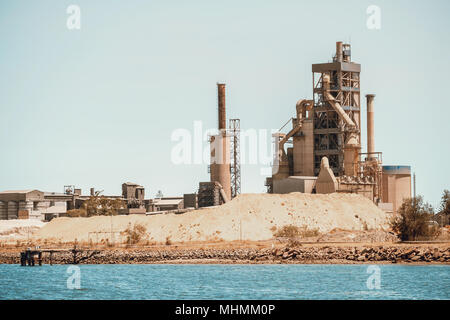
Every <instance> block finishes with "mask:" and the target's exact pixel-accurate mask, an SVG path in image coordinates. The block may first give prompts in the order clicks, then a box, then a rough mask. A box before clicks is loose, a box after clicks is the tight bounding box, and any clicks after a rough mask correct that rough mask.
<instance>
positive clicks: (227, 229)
mask: <svg viewBox="0 0 450 320" xmlns="http://www.w3.org/2000/svg"><path fill="white" fill-rule="evenodd" d="M111 223H112V228H113V230H114V231H124V230H125V229H126V228H127V227H128V226H129V225H130V224H131V225H133V224H135V223H140V224H143V225H144V226H145V227H146V228H147V232H148V240H150V241H156V242H165V241H166V238H167V237H170V239H171V241H173V242H182V241H208V240H220V239H222V240H239V239H240V237H241V235H242V240H267V239H270V238H272V237H273V230H274V228H273V227H274V226H275V227H276V228H281V227H282V226H284V225H296V226H299V227H302V226H307V227H308V228H309V229H316V228H317V229H318V230H319V231H320V232H328V231H330V230H332V229H334V228H340V229H346V230H363V229H364V228H368V229H373V230H385V229H387V228H388V214H386V213H384V212H383V211H382V210H380V209H379V208H378V207H377V206H375V205H374V204H373V203H372V202H371V201H370V200H368V199H366V198H364V197H362V196H360V195H356V194H336V193H335V194H328V195H324V194H304V193H290V194H283V195H280V194H242V195H239V196H238V197H236V198H235V199H233V200H232V201H230V202H228V203H226V204H224V205H222V206H220V207H214V208H208V209H201V210H195V211H190V212H187V213H184V214H158V215H151V216H145V215H129V216H114V217H112V218H111V217H108V216H97V217H90V218H57V219H54V220H52V221H51V222H50V223H48V224H46V225H45V226H44V227H43V228H42V229H40V230H39V231H37V232H36V233H35V237H36V238H40V239H48V240H57V241H62V242H66V241H74V239H77V240H78V241H88V239H89V238H88V237H90V239H92V240H93V241H94V242H95V241H96V237H97V236H96V235H95V234H92V233H91V234H89V233H90V232H94V231H103V232H109V231H110V230H111ZM102 238H105V239H106V238H109V235H108V234H99V235H98V239H100V240H101V239H102ZM123 239H124V238H122V240H123ZM115 240H116V241H118V239H117V236H116V238H115Z"/></svg>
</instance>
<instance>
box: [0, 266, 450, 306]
mask: <svg viewBox="0 0 450 320" xmlns="http://www.w3.org/2000/svg"><path fill="white" fill-rule="evenodd" d="M68 267H70V266H67V265H55V266H49V265H46V266H42V267H37V266H36V267H20V266H18V265H0V299H450V266H447V265H431V266H430V265H428V266H420V265H415V266H413V265H378V266H376V267H375V269H373V270H371V269H369V271H370V273H368V272H367V271H368V265H166V264H165V265H80V266H79V268H80V269H79V270H80V288H79V289H69V288H68V284H67V283H68V278H69V277H70V276H71V275H72V272H73V271H71V273H67V270H68ZM377 268H379V269H377ZM377 270H378V271H379V277H378V278H379V279H380V282H379V283H380V286H379V287H380V289H376V279H377V274H378V272H377ZM374 271H375V272H374ZM372 272H374V273H372ZM75 274H76V272H75ZM370 276H372V278H371V281H369V284H372V285H374V284H375V288H374V289H369V288H368V285H367V281H368V278H369V277H370ZM373 279H375V281H372V280H373ZM76 284H77V283H76V281H73V279H72V278H70V279H69V287H70V286H72V285H75V286H76ZM369 287H370V285H369ZM372 287H373V286H372Z"/></svg>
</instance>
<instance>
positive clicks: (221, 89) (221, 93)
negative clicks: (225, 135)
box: [217, 83, 227, 130]
mask: <svg viewBox="0 0 450 320" xmlns="http://www.w3.org/2000/svg"><path fill="white" fill-rule="evenodd" d="M217 95H218V100H219V130H222V129H226V128H227V115H226V110H225V83H218V84H217Z"/></svg>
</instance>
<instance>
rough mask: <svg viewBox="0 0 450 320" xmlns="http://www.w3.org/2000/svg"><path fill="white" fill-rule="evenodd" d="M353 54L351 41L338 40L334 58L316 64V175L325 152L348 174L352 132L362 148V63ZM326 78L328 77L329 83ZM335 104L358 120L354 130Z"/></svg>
mask: <svg viewBox="0 0 450 320" xmlns="http://www.w3.org/2000/svg"><path fill="white" fill-rule="evenodd" d="M350 57H351V51H350V45H349V44H343V43H342V42H337V43H336V55H335V56H334V57H333V62H328V63H320V64H313V65H312V76H313V78H312V79H313V96H314V107H313V119H314V120H313V121H314V129H313V130H314V174H315V175H318V174H319V170H320V161H321V159H322V157H324V156H325V157H328V160H329V163H330V168H331V169H332V170H333V172H334V174H335V175H336V176H340V175H343V174H344V153H345V152H344V151H345V150H344V149H345V144H346V141H347V140H348V139H349V136H350V134H353V135H355V136H356V140H357V141H356V145H355V147H356V148H357V149H358V148H359V149H360V146H361V143H360V141H361V132H360V123H361V115H360V105H361V104H360V80H359V79H360V72H361V65H360V64H357V63H354V62H351V59H350ZM325 77H326V78H325ZM324 79H326V81H327V83H325V85H324ZM325 86H327V88H325ZM325 91H326V92H325ZM333 104H339V106H341V107H342V109H343V111H345V113H346V114H347V116H348V117H349V118H350V119H351V121H352V122H353V123H354V127H353V128H352V129H351V130H350V128H349V127H348V126H346V123H345V122H344V121H343V119H342V115H341V116H340V115H339V114H338V112H336V107H335V106H333ZM359 149H358V150H355V151H356V152H355V155H358V151H360V150H359ZM347 161H349V160H347ZM350 162H353V163H354V164H353V165H354V166H356V165H357V162H358V161H357V159H353V160H352V161H350ZM355 162H356V163H355ZM348 165H349V162H348V163H347V166H348Z"/></svg>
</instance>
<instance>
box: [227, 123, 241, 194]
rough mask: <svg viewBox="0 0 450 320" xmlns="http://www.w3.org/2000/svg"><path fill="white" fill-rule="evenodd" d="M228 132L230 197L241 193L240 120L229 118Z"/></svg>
mask: <svg viewBox="0 0 450 320" xmlns="http://www.w3.org/2000/svg"><path fill="white" fill-rule="evenodd" d="M229 134H230V137H231V139H230V140H231V143H230V149H231V150H230V152H231V168H230V170H231V198H234V197H236V196H237V195H238V194H240V193H241V143H240V135H241V120H240V119H230V122H229Z"/></svg>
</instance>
